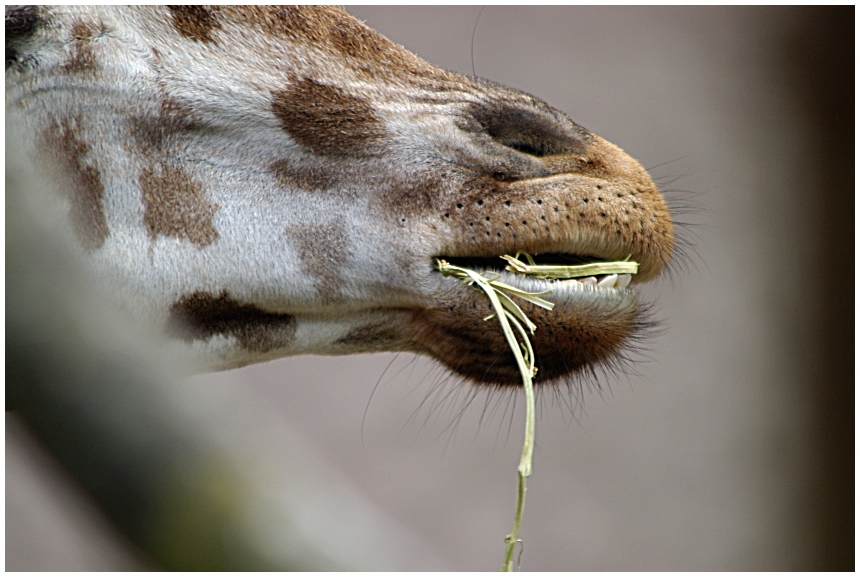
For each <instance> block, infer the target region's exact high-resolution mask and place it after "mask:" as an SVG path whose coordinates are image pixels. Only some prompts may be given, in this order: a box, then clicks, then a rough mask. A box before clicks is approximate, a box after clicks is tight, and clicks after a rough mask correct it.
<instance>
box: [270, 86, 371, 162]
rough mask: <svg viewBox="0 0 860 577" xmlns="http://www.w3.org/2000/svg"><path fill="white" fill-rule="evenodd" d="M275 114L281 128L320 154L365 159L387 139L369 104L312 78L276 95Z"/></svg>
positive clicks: (274, 96)
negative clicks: (375, 145) (383, 138)
mask: <svg viewBox="0 0 860 577" xmlns="http://www.w3.org/2000/svg"><path fill="white" fill-rule="evenodd" d="M272 97H273V101H272V111H273V112H274V113H275V116H276V117H277V118H278V120H280V122H281V127H282V128H283V129H284V130H286V131H287V132H288V133H289V135H290V136H291V137H292V138H293V139H294V140H295V141H296V142H298V143H299V144H300V145H302V146H303V147H305V148H307V149H309V150H311V151H313V152H315V153H316V154H321V155H325V154H332V155H350V156H363V155H367V154H369V153H371V152H372V151H371V150H370V147H371V145H372V144H373V143H374V142H375V141H377V140H379V139H381V138H382V137H383V136H385V130H384V128H383V126H382V123H381V122H380V121H379V120H378V119H377V118H376V115H375V114H374V113H373V107H372V106H371V105H370V104H369V103H368V102H367V101H366V100H363V99H361V98H358V97H356V96H352V95H351V94H348V93H347V92H345V91H344V90H342V89H341V88H338V87H336V86H330V85H328V84H320V83H318V82H316V81H315V80H313V79H311V78H305V79H303V80H297V81H295V82H293V83H292V84H291V85H290V87H289V88H287V89H286V90H281V91H278V92H274V93H272Z"/></svg>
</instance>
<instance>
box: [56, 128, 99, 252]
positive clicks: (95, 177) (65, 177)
mask: <svg viewBox="0 0 860 577" xmlns="http://www.w3.org/2000/svg"><path fill="white" fill-rule="evenodd" d="M42 144H43V146H44V149H45V151H46V152H47V158H46V159H45V160H46V167H47V169H48V170H49V171H50V172H51V173H52V174H54V176H55V178H56V179H57V180H58V181H59V182H62V183H64V184H65V186H64V187H63V191H64V192H65V193H66V194H67V195H68V198H69V201H70V203H71V208H70V211H69V218H70V219H71V221H72V227H73V230H74V231H75V234H76V236H77V237H78V240H79V241H80V243H81V245H82V246H83V247H84V249H85V250H87V251H93V250H95V249H97V248H99V247H101V246H102V245H103V244H104V241H105V238H107V236H108V233H109V231H108V226H107V219H106V218H105V213H104V201H103V198H104V185H103V184H102V180H101V173H100V172H99V169H98V168H97V167H96V166H95V165H93V164H92V161H90V163H87V159H86V157H87V155H88V154H89V152H90V145H89V144H87V143H86V142H85V141H83V140H82V139H81V138H79V137H78V128H77V125H76V124H75V123H73V122H71V121H69V120H63V121H62V123H61V124H52V125H50V126H49V127H48V129H47V130H45V132H44V133H43V134H42Z"/></svg>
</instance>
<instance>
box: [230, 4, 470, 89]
mask: <svg viewBox="0 0 860 577" xmlns="http://www.w3.org/2000/svg"><path fill="white" fill-rule="evenodd" d="M213 10H218V11H219V12H221V13H222V14H223V17H224V18H225V19H229V20H230V22H231V23H244V24H246V25H250V26H251V27H253V28H254V29H255V30H263V31H265V32H267V33H268V34H270V35H272V36H280V37H284V38H288V39H289V40H291V41H292V42H296V43H300V44H301V45H303V46H308V47H312V48H314V49H316V50H319V51H322V52H327V53H329V54H331V55H332V56H333V57H334V58H335V59H336V60H337V61H339V62H342V63H344V64H346V65H348V66H350V67H351V68H353V69H354V70H355V71H356V72H358V73H359V74H361V75H363V76H365V77H372V78H374V79H375V80H379V79H380V78H389V79H390V78H392V77H403V76H406V75H416V76H435V77H436V78H437V79H442V78H450V77H454V76H455V75H454V74H452V73H450V72H447V71H445V70H442V69H439V68H435V67H434V66H431V65H430V64H428V63H427V62H425V61H423V60H421V59H420V58H418V57H417V56H415V55H414V54H412V53H411V52H409V51H408V50H406V49H405V48H403V47H402V46H399V45H397V44H395V43H394V42H391V41H390V40H389V39H388V38H386V37H384V36H383V35H381V34H379V33H378V32H376V31H375V30H373V29H372V28H369V27H367V26H365V25H364V24H363V23H361V22H359V21H357V20H356V19H355V18H353V17H352V16H351V15H350V14H348V13H347V12H345V11H344V10H343V9H342V8H338V7H335V6H219V7H214V8H213Z"/></svg>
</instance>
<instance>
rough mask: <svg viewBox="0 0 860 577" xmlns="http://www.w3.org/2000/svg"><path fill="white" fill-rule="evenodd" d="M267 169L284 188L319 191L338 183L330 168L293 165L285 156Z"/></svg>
mask: <svg viewBox="0 0 860 577" xmlns="http://www.w3.org/2000/svg"><path fill="white" fill-rule="evenodd" d="M269 170H271V171H272V172H273V173H274V174H275V177H276V178H277V179H278V183H279V184H280V185H281V186H283V187H285V188H291V189H295V188H299V189H302V190H308V191H320V190H329V189H331V188H334V187H335V186H336V185H337V183H338V178H337V175H336V174H335V173H333V172H332V171H331V170H330V169H328V170H327V169H324V168H322V167H311V166H301V165H295V164H293V163H291V162H290V161H289V160H288V159H286V158H284V159H282V160H278V161H276V162H273V163H272V165H271V166H270V167H269Z"/></svg>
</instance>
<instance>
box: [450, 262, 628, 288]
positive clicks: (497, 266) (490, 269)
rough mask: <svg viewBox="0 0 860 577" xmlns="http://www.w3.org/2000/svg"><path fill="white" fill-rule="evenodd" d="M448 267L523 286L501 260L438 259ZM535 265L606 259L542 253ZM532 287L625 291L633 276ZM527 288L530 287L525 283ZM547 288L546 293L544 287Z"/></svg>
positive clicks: (596, 277)
mask: <svg viewBox="0 0 860 577" xmlns="http://www.w3.org/2000/svg"><path fill="white" fill-rule="evenodd" d="M439 258H442V259H444V260H445V261H447V262H448V263H450V264H453V265H456V266H460V267H463V268H468V269H471V270H475V271H483V272H487V273H492V274H496V275H502V274H505V278H506V279H508V281H510V282H509V283H508V284H511V283H515V285H521V284H523V282H522V281H523V280H525V279H523V278H522V277H521V276H519V275H516V274H514V275H510V274H506V271H508V270H510V269H509V268H508V262H507V261H505V260H504V259H502V258H501V257H439ZM533 258H534V260H535V262H536V263H537V264H553V265H581V264H589V263H599V262H605V261H606V259H601V258H598V257H595V256H592V255H584V254H570V253H544V254H538V255H535V256H533ZM530 280H532V281H534V282H532V283H530V284H532V285H535V286H538V287H541V288H540V290H553V291H560V290H581V289H585V288H599V289H619V290H623V289H626V288H627V287H628V285H629V284H630V282H631V281H632V280H633V275H629V274H597V275H593V276H586V277H580V278H571V279H547V280H543V279H541V278H534V277H531V279H530ZM527 284H529V283H527ZM547 286H548V287H550V289H547V288H546V287H547Z"/></svg>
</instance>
